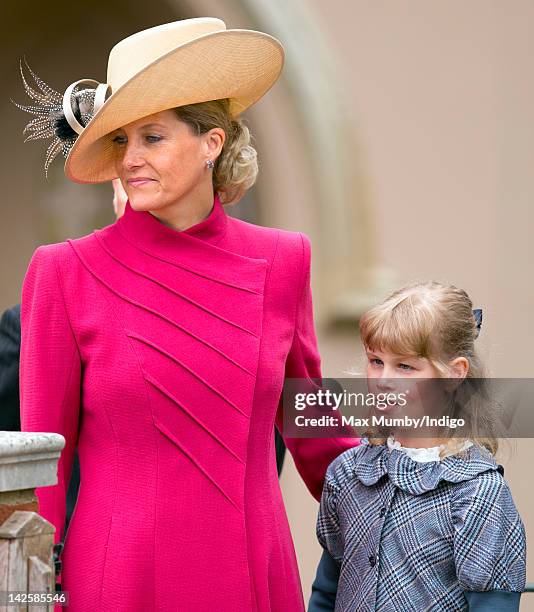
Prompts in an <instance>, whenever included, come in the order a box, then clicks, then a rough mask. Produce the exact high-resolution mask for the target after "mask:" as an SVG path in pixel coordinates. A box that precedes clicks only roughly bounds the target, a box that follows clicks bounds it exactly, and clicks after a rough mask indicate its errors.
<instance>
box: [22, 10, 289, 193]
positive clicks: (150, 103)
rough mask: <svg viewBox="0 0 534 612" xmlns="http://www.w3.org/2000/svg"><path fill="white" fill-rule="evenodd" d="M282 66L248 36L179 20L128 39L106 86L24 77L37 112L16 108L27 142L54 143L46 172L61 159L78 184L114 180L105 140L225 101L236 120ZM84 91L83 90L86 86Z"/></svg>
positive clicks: (262, 39) (278, 54) (265, 38)
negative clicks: (59, 87)
mask: <svg viewBox="0 0 534 612" xmlns="http://www.w3.org/2000/svg"><path fill="white" fill-rule="evenodd" d="M283 63H284V51H283V47H282V45H281V43H280V42H279V41H278V40H277V39H276V38H273V37H272V36H269V35H268V34H264V33H263V32H256V31H253V30H227V29H226V25H225V23H224V22H223V21H221V20H220V19H215V18H209V17H203V18H196V19H185V20H182V21H176V22H173V23H167V24H164V25H160V26H156V27H153V28H149V29H148V30H143V31H141V32H137V33H136V34H133V35H132V36H128V38H125V39H124V40H122V41H120V42H119V43H118V44H116V45H115V46H114V47H113V49H112V50H111V52H110V54H109V59H108V71H107V82H106V83H98V82H97V81H93V80H90V79H82V80H80V81H77V82H76V83H73V84H72V85H70V86H69V87H68V88H67V90H66V91H65V93H64V94H60V93H58V92H56V91H54V90H53V89H52V88H51V87H49V86H48V85H46V83H44V82H43V81H42V80H41V79H40V78H39V77H37V75H36V74H35V73H34V72H33V71H31V69H29V67H28V69H29V70H30V72H31V74H32V76H33V78H34V79H35V82H36V84H37V87H38V89H39V90H38V91H35V90H34V89H32V88H31V87H30V86H29V85H28V84H27V81H26V79H25V78H24V74H23V71H22V64H21V73H22V78H23V81H24V85H25V88H26V91H27V92H28V94H29V95H30V97H32V99H33V100H35V101H36V103H37V104H38V106H21V105H19V104H17V106H19V108H23V109H24V110H27V111H29V112H32V113H33V114H35V115H37V117H36V118H35V119H33V120H32V121H31V122H30V123H29V124H28V125H27V126H26V128H25V132H26V131H28V132H30V135H29V136H28V137H27V140H34V139H36V138H47V137H55V138H54V140H53V142H52V143H51V144H50V146H49V148H48V152H47V159H46V164H45V168H46V169H48V166H49V165H50V163H51V161H52V160H53V158H54V157H55V156H56V155H57V154H58V153H59V152H62V153H63V154H64V155H65V156H66V158H67V159H66V162H65V174H66V175H67V177H68V178H70V179H71V180H73V181H75V182H77V183H101V182H104V181H109V180H112V179H114V178H116V172H115V169H114V149H113V143H112V140H111V138H110V134H111V133H112V132H113V131H114V130H116V129H117V128H120V127H123V126H125V125H127V124H129V123H131V122H133V121H136V120H138V119H141V118H142V117H146V116H148V115H152V114H154V113H157V112H160V111H163V110H167V109H170V108H174V107H177V106H184V105H186V104H194V103H198V102H206V101H208V100H217V99H221V98H228V99H229V100H230V113H231V115H232V116H233V117H237V116H238V115H239V114H240V113H242V112H243V111H244V110H245V109H247V108H248V107H250V106H251V105H252V104H254V103H255V102H257V101H258V100H259V99H260V98H261V97H262V96H263V95H264V94H265V93H266V92H267V91H268V90H269V89H270V88H271V87H272V85H273V84H274V83H275V81H276V80H277V78H278V76H279V75H280V72H281V70H282V66H283ZM88 86H89V87H88Z"/></svg>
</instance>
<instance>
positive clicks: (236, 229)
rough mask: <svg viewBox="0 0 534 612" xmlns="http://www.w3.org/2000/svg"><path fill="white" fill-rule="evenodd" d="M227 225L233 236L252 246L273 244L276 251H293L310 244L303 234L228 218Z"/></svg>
mask: <svg viewBox="0 0 534 612" xmlns="http://www.w3.org/2000/svg"><path fill="white" fill-rule="evenodd" d="M228 219H229V224H230V227H231V228H232V232H233V234H234V235H236V236H239V238H240V239H243V240H245V241H246V242H248V241H251V243H252V244H255V245H257V246H260V247H261V246H263V245H268V244H272V243H275V244H276V246H277V248H278V249H284V250H286V249H289V250H295V249H300V248H302V244H303V243H306V245H307V246H309V244H310V240H309V238H308V236H306V234H304V233H303V232H297V231H291V230H285V229H280V228H277V227H268V226H264V225H256V224H255V223H251V222H249V221H244V220H243V219H238V218H236V217H229V218H228Z"/></svg>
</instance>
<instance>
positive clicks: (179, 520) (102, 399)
mask: <svg viewBox="0 0 534 612" xmlns="http://www.w3.org/2000/svg"><path fill="white" fill-rule="evenodd" d="M320 375H321V372H320V358H319V354H318V352H317V343H316V337H315V332H314V326H313V314H312V300H311V291H310V243H309V239H308V238H307V237H306V236H305V235H304V234H300V233H295V232H288V231H282V230H277V229H270V228H264V227H259V226H256V225H252V224H249V223H245V222H243V221H240V220H237V219H234V218H232V217H229V216H228V215H227V214H226V212H225V211H224V208H223V206H222V205H221V203H220V201H219V200H218V198H217V197H216V198H215V202H214V207H213V209H212V211H211V213H210V215H209V217H207V218H206V219H204V220H203V221H201V222H200V223H198V224H196V225H194V226H193V227H191V228H189V229H187V230H185V231H183V232H178V231H175V230H173V229H171V228H169V227H167V226H165V225H164V224H162V223H161V222H160V221H158V220H157V219H156V218H155V217H154V216H152V215H151V214H150V213H148V212H135V211H133V210H132V209H131V207H130V206H129V204H128V205H127V208H126V213H125V215H124V216H123V217H122V218H121V219H120V220H119V221H118V222H116V223H114V224H113V225H111V226H109V227H106V228H104V229H103V230H97V231H95V232H93V233H92V234H91V235H89V236H85V237H83V238H80V239H77V240H68V241H66V242H64V243H61V244H53V245H48V246H43V247H40V248H38V249H37V251H36V252H35V254H34V256H33V258H32V261H31V263H30V266H29V269H28V272H27V275H26V278H25V280H24V286H23V296H22V347H21V422H22V430H23V431H48V432H57V433H60V434H62V435H63V436H64V437H65V439H66V447H65V449H64V451H63V453H62V456H61V459H60V461H59V468H58V484H57V485H55V486H52V487H43V488H40V489H37V495H38V498H39V504H40V512H41V513H42V515H43V516H44V517H45V518H46V519H48V520H49V521H50V522H51V523H53V524H54V525H55V527H56V530H57V531H56V542H57V541H58V540H59V538H60V530H61V529H62V528H63V524H64V520H65V496H66V489H67V485H68V483H69V478H70V474H71V468H72V460H73V453H74V449H75V446H76V444H78V453H79V460H80V472H81V484H80V490H79V495H78V501H77V504H76V508H75V510H74V513H73V516H72V519H71V523H70V526H69V531H68V535H67V539H66V542H65V549H64V552H63V571H62V585H63V590H65V591H68V592H69V596H70V601H71V606H70V608H69V609H71V610H74V611H76V612H82V611H85V610H87V611H90V612H94V610H99V611H107V610H114V611H115V610H123V611H125V612H135V611H137V610H139V611H141V610H143V611H150V610H153V611H156V610H157V611H164V612H166V611H169V612H171V611H172V612H175V611H176V610H179V611H180V612H193V611H194V612H203V611H206V612H208V611H209V612H213V611H214V610H217V612H225V611H231V612H241V611H243V612H245V611H249V610H251V611H260V612H267V611H275V612H295V611H297V612H298V611H301V610H303V609H304V603H303V596H302V591H301V585H300V581H299V575H298V569H297V563H296V559H295V552H294V548H293V543H292V540H291V535H290V531H289V526H288V522H287V518H286V514H285V509H284V505H283V501H282V496H281V492H280V487H279V484H278V478H277V473H276V462H275V445H274V435H273V426H274V423H275V419H276V423H277V424H278V425H279V427H280V428H281V423H282V421H281V418H282V414H281V413H282V411H281V409H280V395H281V391H282V385H283V381H284V376H291V377H306V376H310V377H320ZM285 441H286V444H287V446H288V448H289V450H290V452H291V454H292V455H293V458H294V460H295V462H296V465H297V468H298V470H299V472H300V474H301V476H302V478H303V479H304V481H305V483H306V485H307V486H308V488H309V490H310V491H311V493H312V494H313V495H314V497H315V498H316V499H319V496H320V493H321V488H322V483H323V478H324V474H325V471H326V468H327V466H328V464H329V463H330V462H331V461H332V460H333V459H334V458H335V457H336V456H337V455H338V454H339V453H341V452H343V451H344V450H346V449H347V448H349V447H350V446H353V445H355V444H357V443H358V440H357V439H319V438H317V439H286V440H285ZM314 537H315V534H314V533H310V539H312V538H314Z"/></svg>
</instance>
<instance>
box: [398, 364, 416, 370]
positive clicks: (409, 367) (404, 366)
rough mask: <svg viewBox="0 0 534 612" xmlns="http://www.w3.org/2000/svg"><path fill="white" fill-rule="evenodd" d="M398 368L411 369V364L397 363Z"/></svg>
mask: <svg viewBox="0 0 534 612" xmlns="http://www.w3.org/2000/svg"><path fill="white" fill-rule="evenodd" d="M399 368H401V370H404V369H406V370H413V368H412V366H410V365H408V364H407V363H399Z"/></svg>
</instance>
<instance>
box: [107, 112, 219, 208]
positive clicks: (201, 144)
mask: <svg viewBox="0 0 534 612" xmlns="http://www.w3.org/2000/svg"><path fill="white" fill-rule="evenodd" d="M111 139H112V141H113V146H114V148H115V170H116V172H117V174H118V176H119V178H120V180H121V182H122V184H123V186H124V189H125V190H126V193H127V195H128V199H129V201H130V205H131V207H132V208H133V209H134V210H149V211H162V210H164V209H168V208H169V207H172V206H174V205H177V204H179V203H180V202H183V201H189V200H192V201H194V200H195V198H196V197H197V196H199V197H200V198H202V196H205V195H206V194H207V193H209V192H211V193H213V192H212V187H211V185H212V177H211V173H212V171H211V170H209V169H208V168H207V166H206V160H208V159H212V160H213V161H215V159H216V157H217V156H218V155H219V153H220V151H221V149H222V144H223V142H224V131H223V130H222V129H219V128H214V129H213V130H210V131H209V132H207V133H206V134H202V135H200V136H197V135H196V134H194V133H193V131H192V128H190V127H189V125H187V124H186V123H184V122H183V121H180V120H179V119H178V117H177V116H176V114H175V112H174V111H173V110H165V111H162V112H159V113H156V114H154V115H149V116H147V117H143V118H142V119H138V120H137V121H134V122H132V123H129V124H128V125H126V126H124V127H122V128H119V129H117V130H115V132H113V133H112V134H111Z"/></svg>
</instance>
